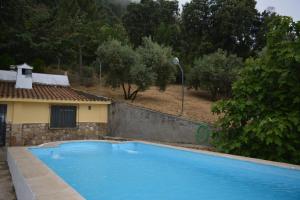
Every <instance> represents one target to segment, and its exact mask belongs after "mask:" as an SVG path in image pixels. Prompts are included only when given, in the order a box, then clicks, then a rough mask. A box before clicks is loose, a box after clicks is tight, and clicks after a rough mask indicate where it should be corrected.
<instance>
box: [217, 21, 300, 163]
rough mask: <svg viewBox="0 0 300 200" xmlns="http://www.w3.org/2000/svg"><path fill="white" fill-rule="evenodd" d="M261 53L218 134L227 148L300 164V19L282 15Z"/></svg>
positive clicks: (226, 104) (224, 109)
mask: <svg viewBox="0 0 300 200" xmlns="http://www.w3.org/2000/svg"><path fill="white" fill-rule="evenodd" d="M270 30H271V31H270V33H269V34H268V40H267V49H266V51H265V52H263V53H262V55H261V58H258V59H250V60H248V61H247V63H246V67H245V69H244V70H243V71H242V73H241V77H240V79H239V80H238V81H237V82H236V83H235V84H234V87H233V98H232V99H230V100H223V101H220V102H218V103H217V104H216V105H215V106H214V107H213V112H214V113H217V114H223V116H222V117H221V118H220V119H219V122H218V125H219V130H218V131H217V132H215V133H214V136H213V138H214V144H215V145H216V147H217V149H219V150H220V151H223V152H226V153H233V154H240V155H244V156H251V157H258V158H264V159H270V160H276V161H283V162H291V163H296V164H300V151H299V149H300V22H298V23H294V22H293V21H292V20H291V18H288V17H278V18H277V19H276V20H275V21H274V22H273V24H272V27H271V29H270Z"/></svg>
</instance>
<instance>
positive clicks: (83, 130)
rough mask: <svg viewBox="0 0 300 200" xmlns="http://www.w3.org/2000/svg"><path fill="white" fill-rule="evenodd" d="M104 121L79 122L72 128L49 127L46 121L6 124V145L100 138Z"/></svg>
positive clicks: (103, 133) (103, 128) (105, 128)
mask: <svg viewBox="0 0 300 200" xmlns="http://www.w3.org/2000/svg"><path fill="white" fill-rule="evenodd" d="M106 133H107V124H106V123H92V122H80V123H78V127H77V128H74V129H50V128H49V124H47V123H45V124H44V123H33V124H7V132H6V145H7V146H24V145H38V144H43V143H47V142H52V141H60V140H84V139H102V138H103V136H104V135H105V134H106Z"/></svg>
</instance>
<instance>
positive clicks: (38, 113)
mask: <svg viewBox="0 0 300 200" xmlns="http://www.w3.org/2000/svg"><path fill="white" fill-rule="evenodd" d="M49 119H50V115H49V104H47V103H27V102H26V103H22V102H14V105H13V121H12V122H13V123H14V124H22V123H49V121H50V120H49Z"/></svg>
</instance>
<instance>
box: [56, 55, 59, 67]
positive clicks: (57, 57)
mask: <svg viewBox="0 0 300 200" xmlns="http://www.w3.org/2000/svg"><path fill="white" fill-rule="evenodd" d="M56 59H57V69H58V70H60V57H59V56H56Z"/></svg>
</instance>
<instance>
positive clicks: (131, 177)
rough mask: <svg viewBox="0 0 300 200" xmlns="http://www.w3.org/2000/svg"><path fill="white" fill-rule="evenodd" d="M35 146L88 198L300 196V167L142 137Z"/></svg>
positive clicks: (175, 199) (193, 199)
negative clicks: (178, 146) (115, 141)
mask: <svg viewBox="0 0 300 200" xmlns="http://www.w3.org/2000/svg"><path fill="white" fill-rule="evenodd" d="M30 151H31V152H32V153H33V154H34V155H36V156H37V157H38V158H39V159H40V160H42V161H43V162H44V163H45V164H46V165H47V166H48V167H50V168H51V169H52V170H53V171H55V172H56V173H57V174H58V175H59V176H60V177H61V178H63V179H64V180H65V181H66V182H67V183H68V184H69V185H71V186H72V187H73V188H74V189H76V190H77V191H78V192H79V193H80V194H81V195H82V196H83V197H84V198H86V199H88V200H201V199H205V200H215V199H218V200H219V199H220V200H227V199H228V200H229V199H230V200H237V199H238V200H240V199H243V200H247V199H249V200H250V199H251V200H254V199H255V200H256V199H263V200H276V199H285V200H292V199H293V200H300V170H292V169H285V168H280V167H274V166H268V165H262V164H256V163H251V162H245V161H239V160H234V159H229V158H224V157H219V156H211V155H206V154H201V153H194V152H190V151H183V150H176V149H172V148H165V147H159V146H156V145H148V144H144V143H138V142H125V143H120V144H111V143H106V142H71V143H65V144H62V145H59V146H58V147H55V148H30Z"/></svg>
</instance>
